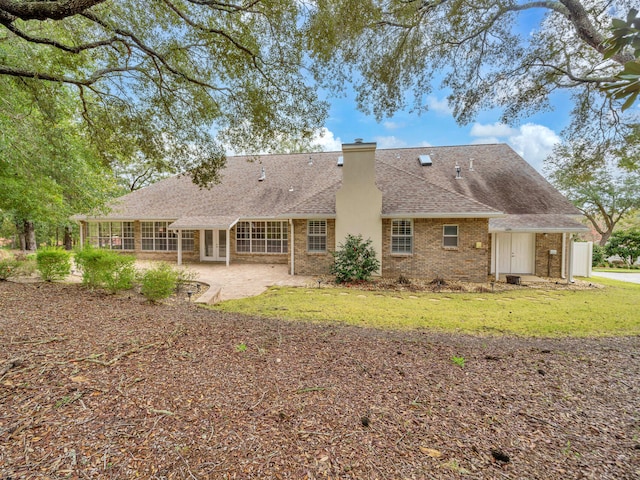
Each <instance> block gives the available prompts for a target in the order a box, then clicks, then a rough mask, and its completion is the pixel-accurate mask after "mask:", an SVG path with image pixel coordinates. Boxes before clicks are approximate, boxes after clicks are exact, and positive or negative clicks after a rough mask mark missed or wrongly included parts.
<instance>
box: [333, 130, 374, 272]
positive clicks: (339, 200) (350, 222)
mask: <svg viewBox="0 0 640 480" xmlns="http://www.w3.org/2000/svg"><path fill="white" fill-rule="evenodd" d="M342 156H343V159H344V163H343V166H342V187H340V190H338V192H337V193H336V248H338V246H339V245H340V244H341V243H344V241H345V239H346V237H347V235H348V234H351V235H362V238H363V239H364V240H367V239H371V245H372V246H373V248H374V249H375V251H376V256H377V257H378V260H379V261H382V217H381V214H382V192H381V191H380V190H379V189H378V187H377V186H376V144H375V143H364V142H363V141H362V140H361V139H356V142H355V143H345V144H343V145H342ZM378 273H380V272H378Z"/></svg>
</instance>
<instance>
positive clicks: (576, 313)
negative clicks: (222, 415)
mask: <svg viewBox="0 0 640 480" xmlns="http://www.w3.org/2000/svg"><path fill="white" fill-rule="evenodd" d="M592 283H593V284H594V285H595V284H598V285H602V286H603V288H590V289H585V290H568V289H532V288H525V287H523V288H522V289H517V290H509V291H504V292H497V293H405V292H380V291H363V290H357V289H352V288H295V287H289V288H286V287H272V288H271V289H269V290H268V291H267V292H265V293H264V294H262V295H260V296H258V297H253V298H247V299H242V300H230V301H227V302H223V303H221V304H218V305H216V306H214V307H212V308H214V309H216V310H221V311H226V312H237V313H244V314H249V315H257V316H263V317H273V318H280V319H287V320H307V321H312V322H326V321H337V322H342V323H345V324H351V325H361V326H367V327H375V328H384V329H428V330H435V331H442V332H461V333H472V334H487V335H493V334H509V335H524V336H536V337H559V336H574V337H587V336H588V337H593V336H624V335H639V334H640V314H639V313H638V307H639V306H640V285H635V284H630V283H624V282H617V281H614V280H607V279H600V278H599V279H597V280H593V281H592Z"/></svg>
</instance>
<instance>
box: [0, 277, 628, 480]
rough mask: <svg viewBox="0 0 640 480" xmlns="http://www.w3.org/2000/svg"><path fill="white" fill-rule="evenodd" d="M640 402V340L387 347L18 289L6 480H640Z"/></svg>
mask: <svg viewBox="0 0 640 480" xmlns="http://www.w3.org/2000/svg"><path fill="white" fill-rule="evenodd" d="M452 314H454V313H452ZM454 357H456V358H457V360H458V363H460V364H462V363H463V364H464V365H463V366H460V365H456V364H455V363H454V361H453V359H454ZM460 359H463V360H460ZM639 398H640V338H639V337H632V338H601V339H527V338H515V337H475V336H463V335H448V334H436V333H433V332H429V331H412V332H395V331H380V330H374V329H366V328H356V327H348V326H342V325H337V324H331V323H326V324H306V323H301V322H300V323H295V322H284V321H277V320H266V319H259V318H252V317H246V316H241V315H231V314H224V313H219V312H214V311H210V310H206V309H204V308H201V307H196V306H195V305H193V304H189V303H186V302H169V303H167V304H163V305H151V304H148V303H146V302H144V301H143V300H142V299H140V298H139V297H138V296H135V295H134V296H131V298H129V297H128V296H111V295H106V294H103V293H99V292H91V291H88V290H86V289H85V288H83V287H81V286H79V285H63V284H44V283H41V284H18V283H10V282H0V479H2V480H8V479H18V478H25V479H31V478H47V479H48V478H51V479H58V478H72V479H85V478H86V479H89V478H91V479H93V478H108V479H120V478H122V479H129V478H149V479H218V478H220V479H224V478H276V479H278V478H280V479H286V478H293V479H303V478H308V479H320V478H333V479H337V478H340V479H405V478H407V479H431V478H470V479H473V478H482V479H501V478H510V479H522V478H528V479H573V478H575V479H578V478H588V479H616V480H620V479H632V478H633V479H637V478H640V439H639V436H640V411H639V405H640V404H639Z"/></svg>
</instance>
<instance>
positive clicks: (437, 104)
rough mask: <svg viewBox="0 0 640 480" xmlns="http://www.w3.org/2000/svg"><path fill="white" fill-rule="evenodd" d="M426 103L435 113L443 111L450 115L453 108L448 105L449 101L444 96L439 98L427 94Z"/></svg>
mask: <svg viewBox="0 0 640 480" xmlns="http://www.w3.org/2000/svg"><path fill="white" fill-rule="evenodd" d="M427 105H428V106H429V109H430V110H433V111H434V112H437V113H443V114H445V115H451V114H452V113H453V110H452V109H451V107H450V106H449V102H448V101H447V99H446V98H443V99H442V100H440V99H439V98H438V97H436V96H434V95H429V96H428V97H427Z"/></svg>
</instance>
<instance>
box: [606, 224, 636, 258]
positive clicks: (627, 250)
mask: <svg viewBox="0 0 640 480" xmlns="http://www.w3.org/2000/svg"><path fill="white" fill-rule="evenodd" d="M606 252H607V255H608V256H614V255H617V256H619V257H620V258H621V259H622V260H624V261H625V262H626V263H627V264H628V265H633V264H634V263H636V261H637V260H638V258H639V257H640V230H638V229H630V230H618V231H616V232H614V234H613V235H612V236H611V238H610V239H609V243H607V247H606Z"/></svg>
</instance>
